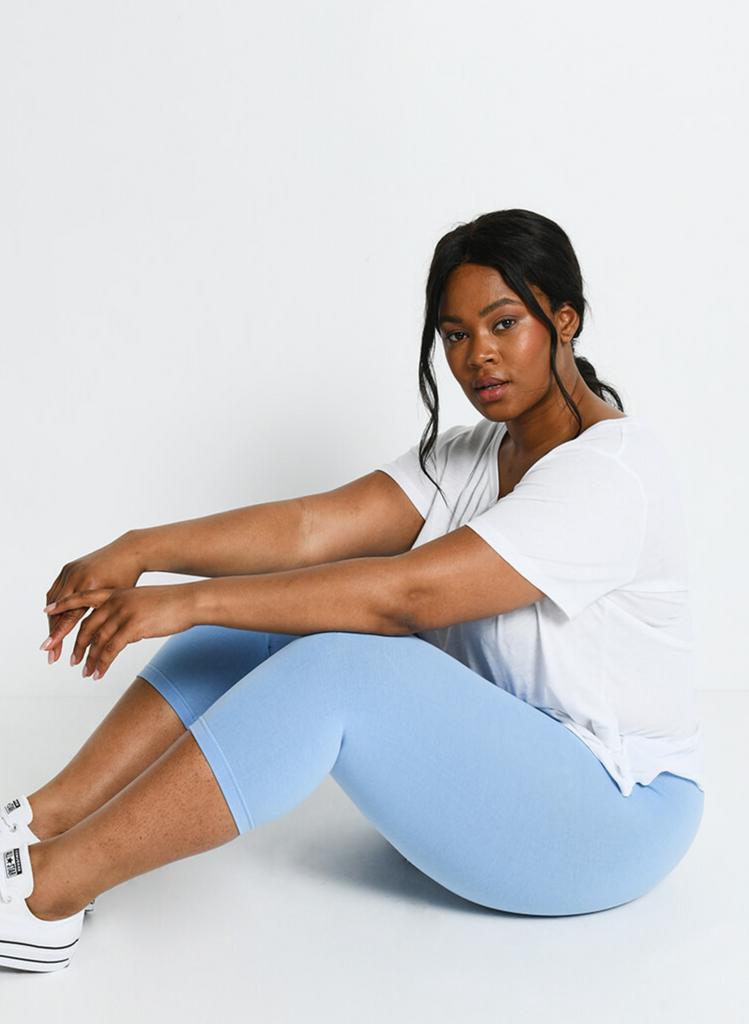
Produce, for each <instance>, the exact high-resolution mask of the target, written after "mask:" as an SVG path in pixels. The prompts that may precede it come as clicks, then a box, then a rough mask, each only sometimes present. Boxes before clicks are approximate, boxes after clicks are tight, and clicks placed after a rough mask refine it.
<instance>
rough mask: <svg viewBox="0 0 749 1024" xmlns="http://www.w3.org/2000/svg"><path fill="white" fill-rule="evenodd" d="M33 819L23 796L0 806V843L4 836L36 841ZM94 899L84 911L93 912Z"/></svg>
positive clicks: (14, 839) (12, 839)
mask: <svg viewBox="0 0 749 1024" xmlns="http://www.w3.org/2000/svg"><path fill="white" fill-rule="evenodd" d="M33 820H34V812H33V810H32V808H31V804H30V803H29V801H28V800H27V799H26V797H25V796H18V797H16V798H15V799H14V800H11V801H10V802H9V803H7V804H3V805H1V806H0V844H2V843H3V840H4V839H6V837H7V838H8V839H9V841H10V842H13V843H15V844H16V845H19V844H20V843H26V844H27V845H28V846H31V844H32V843H38V842H39V839H38V837H37V836H35V835H34V833H33V831H32V830H31V822H32V821H33ZM95 903H96V900H91V902H90V903H89V905H88V906H87V907H86V913H87V914H90V913H92V912H93V909H94V904H95Z"/></svg>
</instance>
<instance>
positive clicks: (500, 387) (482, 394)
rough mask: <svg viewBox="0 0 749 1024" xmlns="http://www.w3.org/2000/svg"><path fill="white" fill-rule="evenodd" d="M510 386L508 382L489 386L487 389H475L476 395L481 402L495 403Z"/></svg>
mask: <svg viewBox="0 0 749 1024" xmlns="http://www.w3.org/2000/svg"><path fill="white" fill-rule="evenodd" d="M509 386H510V382H509V381H508V380H506V381H503V382H502V383H501V384H490V385H489V386H488V387H477V388H476V394H477V395H478V396H479V398H480V399H481V401H482V402H496V401H497V400H498V399H499V398H501V397H502V395H503V394H504V393H505V391H507V389H508V387H509Z"/></svg>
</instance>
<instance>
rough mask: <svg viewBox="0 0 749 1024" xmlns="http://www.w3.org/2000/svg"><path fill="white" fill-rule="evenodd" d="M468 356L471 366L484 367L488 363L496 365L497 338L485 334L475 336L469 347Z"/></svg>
mask: <svg viewBox="0 0 749 1024" xmlns="http://www.w3.org/2000/svg"><path fill="white" fill-rule="evenodd" d="M467 355H468V362H469V363H470V365H471V366H483V364H484V363H486V362H493V363H495V362H496V361H497V358H498V345H497V341H496V338H493V337H492V336H491V334H484V333H479V334H476V335H474V337H473V339H472V340H471V342H470V343H469V345H468V353H467Z"/></svg>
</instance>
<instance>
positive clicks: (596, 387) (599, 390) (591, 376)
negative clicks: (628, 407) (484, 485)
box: [575, 355, 624, 412]
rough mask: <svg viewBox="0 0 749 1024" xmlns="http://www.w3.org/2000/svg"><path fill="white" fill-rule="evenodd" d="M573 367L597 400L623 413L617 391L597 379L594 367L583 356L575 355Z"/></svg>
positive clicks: (622, 406)
mask: <svg viewBox="0 0 749 1024" xmlns="http://www.w3.org/2000/svg"><path fill="white" fill-rule="evenodd" d="M575 365H576V366H577V368H578V370H579V371H580V376H581V377H582V379H583V380H584V381H585V383H586V384H587V385H588V387H589V388H590V390H591V391H592V392H593V394H594V395H598V397H599V398H602V399H603V400H604V402H608V403H609V405H615V406H616V407H617V409H618V410H619V412H624V405H623V403H622V400H621V398H620V397H619V393H618V391H616V389H615V388H613V387H612V386H611V384H607V383H606V382H605V381H603V380H599V379H598V374H597V373H596V368H595V366H593V364H592V363H591V362H590V361H589V360H588V359H586V358H585V356H577V355H576V356H575ZM612 400H613V401H612Z"/></svg>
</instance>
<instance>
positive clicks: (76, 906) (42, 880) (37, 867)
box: [26, 839, 92, 921]
mask: <svg viewBox="0 0 749 1024" xmlns="http://www.w3.org/2000/svg"><path fill="white" fill-rule="evenodd" d="M54 844H55V840H54V839H52V840H46V841H44V842H39V843H34V844H33V845H32V846H30V847H29V859H30V860H31V870H32V873H33V876H34V889H33V891H32V893H31V895H30V896H29V897H27V899H26V906H27V907H28V908H29V910H30V911H31V913H32V914H33V915H34V916H35V917H38V918H39V919H40V920H41V921H59V920H61V919H62V918H65V917H72V916H73V915H74V914H77V913H78V912H79V911H81V910H84V909H85V907H87V906H88V904H89V903H90V901H91V898H92V897H91V896H89V895H86V894H85V893H82V892H78V891H76V890H75V889H74V888H73V885H72V883H71V880H70V878H69V877H68V873H66V872H64V871H63V872H61V871H60V870H59V858H58V857H56V850H55V845H54Z"/></svg>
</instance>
